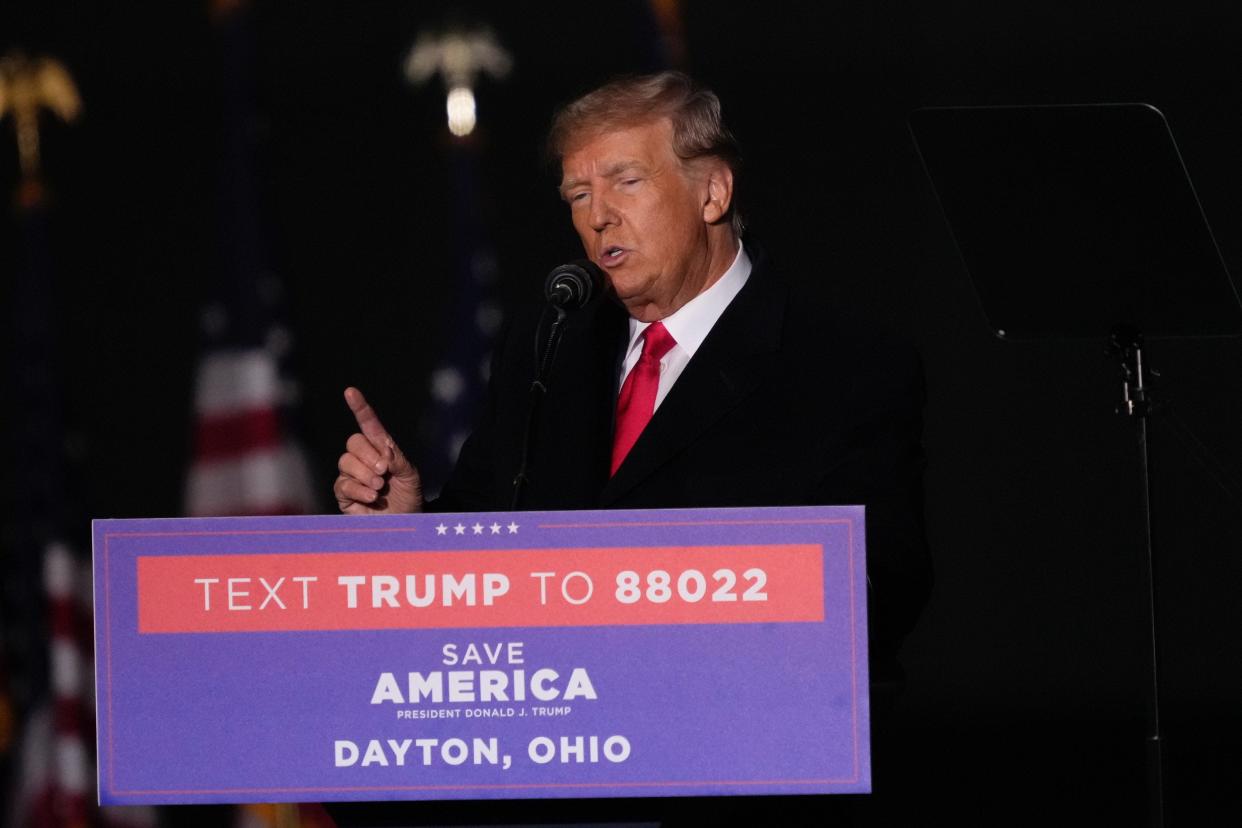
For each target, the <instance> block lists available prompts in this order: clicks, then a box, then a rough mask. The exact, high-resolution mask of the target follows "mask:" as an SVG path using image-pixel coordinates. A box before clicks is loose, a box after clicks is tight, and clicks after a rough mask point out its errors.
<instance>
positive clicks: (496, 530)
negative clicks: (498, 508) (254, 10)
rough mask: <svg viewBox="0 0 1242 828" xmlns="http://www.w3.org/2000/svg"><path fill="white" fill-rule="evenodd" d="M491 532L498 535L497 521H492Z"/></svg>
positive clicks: (498, 526) (498, 525)
mask: <svg viewBox="0 0 1242 828" xmlns="http://www.w3.org/2000/svg"><path fill="white" fill-rule="evenodd" d="M492 534H493V535H499V534H500V524H499V523H493V524H492Z"/></svg>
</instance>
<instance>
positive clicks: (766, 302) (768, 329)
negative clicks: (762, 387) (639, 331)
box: [600, 262, 786, 507]
mask: <svg viewBox="0 0 1242 828" xmlns="http://www.w3.org/2000/svg"><path fill="white" fill-rule="evenodd" d="M760 270H761V268H760V266H759V263H758V262H757V263H756V266H755V270H754V272H752V273H751V276H750V278H749V279H748V280H747V282H746V286H745V287H744V288H742V290H741V292H740V293H738V295H737V298H735V299H734V300H733V302H732V303H730V305H729V307H728V308H726V309H725V312H724V313H723V314H722V315H721V317H720V319H719V320H717V322H716V325H715V326H714V327H713V328H712V330H711V333H710V334H708V336H707V338H706V339H705V340H704V341H703V344H702V346H700V348H699V350H698V351H697V352H696V353H695V355H694V357H693V358H692V359H691V360H690V362H689V364H688V365H686V368H685V371H684V372H683V373H682V375H681V376H680V377H679V378H678V380H677V384H676V385H674V386H673V388H672V390H670V391H669V393H668V396H666V397H665V398H664V401H663V402H662V403H661V404H660V407H659V408H658V409H657V410H656V412H655V414H654V415H653V416H652V418H651V421H650V422H649V423H648V424H647V427H646V428H645V429H643V433H642V434H641V435H640V436H639V438H638V441H637V442H636V443H635V444H634V447H633V448H632V449H631V450H630V453H629V454H628V455H627V456H626V458H625V460H624V461H623V462H622V463H621V466H620V467H619V468H618V469H617V473H616V474H615V475H614V476H613V477H612V478H611V479H610V480H609V481H608V482H607V484H606V485H605V486H604V489H603V491H602V492H601V493H600V505H601V506H604V507H606V506H609V505H610V504H612V503H613V502H615V501H616V500H617V499H618V498H620V497H621V496H623V495H625V494H626V493H627V492H629V491H630V490H632V489H633V488H634V487H635V486H638V485H639V484H641V483H642V482H643V481H644V480H645V479H647V478H648V477H650V476H651V475H652V474H653V473H655V472H656V471H658V470H659V469H660V467H661V466H663V465H664V464H665V463H667V462H668V461H669V460H670V459H672V458H673V457H675V456H676V455H677V454H678V453H679V452H680V451H682V450H683V449H684V448H685V447H686V446H688V445H690V444H691V443H692V442H694V440H696V439H697V438H698V437H699V435H701V434H702V433H703V432H704V431H706V430H707V429H708V428H709V427H710V426H711V425H712V424H713V423H715V422H716V421H717V420H719V419H720V418H721V417H722V416H724V415H725V414H726V413H728V412H729V411H730V410H731V409H733V408H734V407H735V406H736V405H737V404H738V403H739V402H741V401H742V400H743V399H745V398H746V396H747V395H749V394H751V393H752V392H753V391H754V390H755V388H756V387H757V386H758V385H759V383H760V381H761V380H762V378H763V374H764V370H765V365H766V363H767V361H768V360H770V359H772V358H773V355H774V354H775V353H776V352H777V351H778V350H779V348H780V337H781V326H782V323H783V320H784V311H785V298H786V292H785V289H784V286H783V285H782V284H780V283H778V282H775V281H772V280H770V278H769V277H768V274H765V273H762V272H760Z"/></svg>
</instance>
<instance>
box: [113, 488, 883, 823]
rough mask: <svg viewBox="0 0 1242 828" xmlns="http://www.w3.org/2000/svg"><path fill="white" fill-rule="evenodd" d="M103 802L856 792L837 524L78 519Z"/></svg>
mask: <svg viewBox="0 0 1242 828" xmlns="http://www.w3.org/2000/svg"><path fill="white" fill-rule="evenodd" d="M94 556H95V558H94V566H95V607H96V611H95V622H96V623H95V646H96V659H97V679H96V680H97V709H98V717H99V722H98V750H99V792H100V801H101V802H102V803H103V804H106V805H120V804H140V803H191V802H281V801H349V800H416V799H527V798H532V799H533V798H562V797H640V796H641V797H649V796H705V795H754V794H809V793H818V794H823V793H859V792H867V791H869V790H870V789H871V768H870V750H869V747H870V745H869V724H868V722H869V720H868V679H867V638H866V629H867V625H866V618H867V608H866V567H865V559H864V536H863V509H862V507H860V506H843V507H799V508H771V509H698V510H658V511H632V512H614V511H610V512H514V513H495V514H432V515H408V516H401V517H345V516H313V517H295V518H289V517H280V518H214V519H184V520H100V521H96V522H95V524H94Z"/></svg>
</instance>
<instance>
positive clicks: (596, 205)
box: [589, 194, 617, 232]
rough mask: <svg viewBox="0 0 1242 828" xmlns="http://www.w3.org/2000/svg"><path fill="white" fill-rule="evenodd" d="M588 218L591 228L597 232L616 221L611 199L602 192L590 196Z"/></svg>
mask: <svg viewBox="0 0 1242 828" xmlns="http://www.w3.org/2000/svg"><path fill="white" fill-rule="evenodd" d="M589 218H590V221H591V229H592V230H595V231H597V232H598V231H600V230H603V229H604V228H606V227H609V226H611V225H614V224H616V223H617V213H616V211H615V210H613V208H612V202H611V200H610V199H608V198H607V197H606V196H604V195H602V194H601V195H596V196H593V197H592V198H591V215H590V217H589Z"/></svg>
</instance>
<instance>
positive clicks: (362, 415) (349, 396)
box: [345, 386, 392, 448]
mask: <svg viewBox="0 0 1242 828" xmlns="http://www.w3.org/2000/svg"><path fill="white" fill-rule="evenodd" d="M345 404H346V405H348V406H349V410H350V411H352V412H353V413H354V419H355V420H357V421H358V428H359V429H361V430H362V433H363V434H364V435H365V436H366V438H367V439H368V440H370V441H371V442H372V443H373V444H375V446H376V448H382V447H383V446H385V445H387V444H388V442H389V441H390V440H391V439H392V438H390V437H389V436H388V431H387V429H385V428H384V424H383V423H381V422H380V418H379V416H378V415H377V414H376V413H375V409H374V408H372V407H371V404H370V403H369V402H367V398H366V397H364V396H362V392H361V391H359V390H358V389H357V388H354V387H352V386H350V387H349V388H346V389H345Z"/></svg>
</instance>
